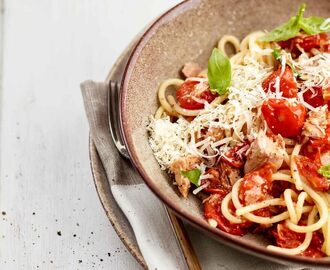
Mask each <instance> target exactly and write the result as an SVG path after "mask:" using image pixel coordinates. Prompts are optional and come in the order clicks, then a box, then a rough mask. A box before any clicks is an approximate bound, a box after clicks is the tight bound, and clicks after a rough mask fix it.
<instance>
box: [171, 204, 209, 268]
mask: <svg viewBox="0 0 330 270" xmlns="http://www.w3.org/2000/svg"><path fill="white" fill-rule="evenodd" d="M165 209H166V210H167V214H168V216H169V218H170V221H171V224H172V226H173V230H174V232H175V234H176V238H177V241H178V244H179V246H180V248H181V251H182V253H183V256H184V258H185V260H186V263H187V266H188V269H189V270H201V269H202V268H201V266H200V264H199V260H198V257H197V255H196V253H195V250H194V248H193V246H192V244H191V242H190V239H189V236H188V234H187V232H186V229H185V227H184V225H183V222H182V220H180V219H179V218H178V217H177V216H176V215H175V214H174V213H173V212H172V211H171V210H170V209H168V208H167V207H165Z"/></svg>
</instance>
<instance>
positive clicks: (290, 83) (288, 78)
mask: <svg viewBox="0 0 330 270" xmlns="http://www.w3.org/2000/svg"><path fill="white" fill-rule="evenodd" d="M281 73H282V67H279V68H278V69H277V70H276V71H274V72H273V73H272V74H270V75H269V76H268V77H267V78H266V79H265V80H264V81H263V83H262V88H263V89H264V91H265V92H267V91H268V90H270V91H271V92H275V91H276V88H275V83H276V78H279V79H280V91H281V92H282V93H283V97H287V98H293V97H296V96H297V92H298V88H297V83H296V82H295V79H294V76H293V72H292V70H291V68H290V67H289V66H286V67H285V70H284V72H283V74H282V75H281Z"/></svg>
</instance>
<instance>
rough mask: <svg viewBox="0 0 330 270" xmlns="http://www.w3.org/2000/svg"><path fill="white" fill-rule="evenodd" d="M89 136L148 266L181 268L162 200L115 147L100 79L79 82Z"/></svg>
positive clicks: (178, 249) (103, 88) (181, 262)
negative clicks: (97, 81)
mask: <svg viewBox="0 0 330 270" xmlns="http://www.w3.org/2000/svg"><path fill="white" fill-rule="evenodd" d="M81 89H82V95H83V99H84V104H85V110H86V114H87V119H88V121H89V126H90V131H91V137H92V140H93V141H94V144H95V146H96V148H97V151H98V153H99V155H100V159H101V160H102V164H103V167H104V168H105V171H106V173H107V177H108V179H109V180H110V181H109V183H110V189H111V192H112V194H113V196H114V198H115V200H116V202H117V203H118V205H119V207H120V208H121V210H122V211H123V213H124V214H125V215H126V217H127V219H128V221H129V222H130V225H131V226H132V229H133V231H134V234H135V237H136V240H137V242H138V245H139V248H140V250H141V253H142V255H143V257H144V259H145V261H146V263H147V265H148V268H149V269H159V270H161V269H164V270H165V269H185V268H186V266H185V262H184V260H183V257H182V255H181V251H180V248H179V246H178V244H177V242H176V239H175V236H174V233H173V231H172V228H171V224H170V222H169V219H168V218H167V214H166V212H165V209H164V206H163V205H162V203H161V202H160V201H159V200H158V199H157V198H156V197H155V196H154V195H153V194H152V193H151V191H150V190H149V189H148V188H147V187H146V185H145V184H144V182H143V180H142V179H141V177H140V176H139V175H138V173H137V172H135V171H134V169H133V167H132V165H131V164H130V162H129V161H127V160H125V159H122V158H121V156H120V155H119V153H118V152H117V149H116V148H115V146H114V144H113V142H112V139H111V136H110V132H109V124H108V114H107V91H108V90H107V89H108V88H107V87H106V85H105V84H104V83H95V82H92V81H86V82H84V83H82V84H81Z"/></svg>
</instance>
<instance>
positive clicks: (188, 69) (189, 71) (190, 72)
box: [182, 62, 202, 78]
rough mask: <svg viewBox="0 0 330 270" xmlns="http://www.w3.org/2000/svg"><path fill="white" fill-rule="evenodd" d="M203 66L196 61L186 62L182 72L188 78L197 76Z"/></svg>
mask: <svg viewBox="0 0 330 270" xmlns="http://www.w3.org/2000/svg"><path fill="white" fill-rule="evenodd" d="M201 71H202V68H201V67H200V66H199V65H198V64H196V63H191V62H189V63H186V64H185V65H184V67H183V69H182V73H183V75H184V76H185V77H186V78H189V77H197V76H198V74H199V73H200V72H201Z"/></svg>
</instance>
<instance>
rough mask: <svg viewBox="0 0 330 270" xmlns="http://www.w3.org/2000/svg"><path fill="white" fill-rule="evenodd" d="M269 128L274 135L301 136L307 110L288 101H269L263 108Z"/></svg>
mask: <svg viewBox="0 0 330 270" xmlns="http://www.w3.org/2000/svg"><path fill="white" fill-rule="evenodd" d="M261 111H262V113H263V115H264V118H265V120H266V122H267V125H268V127H269V128H270V129H271V130H272V131H273V132H274V134H281V135H282V136H283V137H295V136H297V135H299V134H300V132H301V129H302V127H303V125H304V122H305V118H306V108H305V107H304V106H303V105H301V104H290V103H289V102H288V101H287V100H282V99H269V100H266V101H265V102H264V103H263V105H262V108H261Z"/></svg>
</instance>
